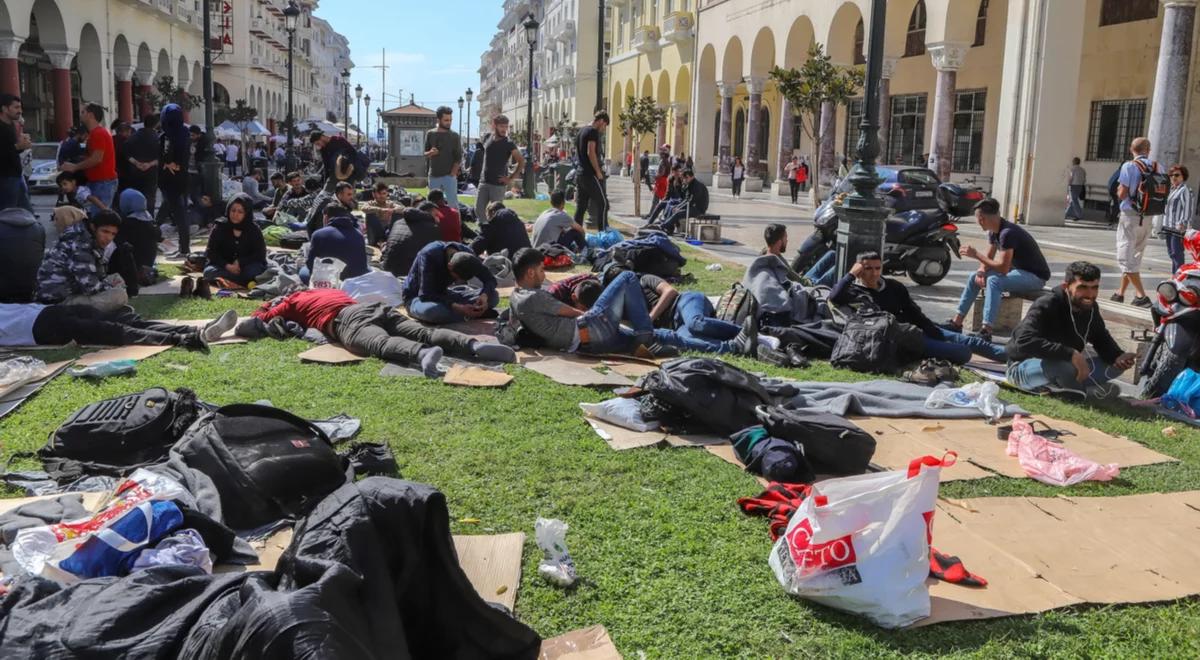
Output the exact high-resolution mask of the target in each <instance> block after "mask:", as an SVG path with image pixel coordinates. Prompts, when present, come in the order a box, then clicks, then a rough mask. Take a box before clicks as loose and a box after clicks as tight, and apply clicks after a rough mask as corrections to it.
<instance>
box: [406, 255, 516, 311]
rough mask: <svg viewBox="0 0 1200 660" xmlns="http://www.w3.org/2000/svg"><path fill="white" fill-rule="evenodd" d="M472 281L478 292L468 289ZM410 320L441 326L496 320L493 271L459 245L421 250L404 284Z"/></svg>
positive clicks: (495, 293) (497, 301) (498, 299)
mask: <svg viewBox="0 0 1200 660" xmlns="http://www.w3.org/2000/svg"><path fill="white" fill-rule="evenodd" d="M472 279H477V280H479V282H480V283H481V284H482V288H481V289H475V288H474V287H471V286H469V285H468V283H469V282H470V281H471V280H472ZM402 295H403V299H404V306H405V307H406V308H407V309H408V314H409V316H411V317H413V318H414V319H417V320H418V321H424V322H426V323H432V324H435V325H441V324H446V323H456V322H458V321H462V320H465V319H477V318H483V317H484V316H495V309H496V305H497V304H498V303H499V302H500V294H499V293H497V292H496V277H495V276H494V275H492V271H490V270H488V268H487V266H484V265H483V262H482V261H480V260H479V257H477V256H475V254H474V253H473V252H471V249H470V248H468V247H467V246H465V245H463V244H462V243H446V242H443V241H434V242H433V243H430V244H429V245H426V246H425V247H423V248H421V251H420V252H418V253H417V258H416V260H414V261H413V265H412V270H410V271H409V272H408V277H407V278H405V280H404V290H403V293H402Z"/></svg>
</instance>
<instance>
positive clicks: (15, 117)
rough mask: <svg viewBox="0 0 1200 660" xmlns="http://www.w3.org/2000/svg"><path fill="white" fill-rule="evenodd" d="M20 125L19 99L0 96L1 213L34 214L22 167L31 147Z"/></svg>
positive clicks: (8, 95)
mask: <svg viewBox="0 0 1200 660" xmlns="http://www.w3.org/2000/svg"><path fill="white" fill-rule="evenodd" d="M19 121H21V99H19V98H17V97H16V96H15V95H13V94H7V93H6V94H0V209H9V208H14V207H19V208H23V209H25V210H27V211H29V212H30V213H33V203H32V201H30V199H29V188H28V186H26V185H25V170H24V168H23V167H22V166H21V152H22V151H25V150H26V149H28V148H30V147H32V146H33V143H32V142H31V141H30V140H29V136H28V135H26V134H25V133H24V132H21V131H20V126H19V124H18V123H17V122H19Z"/></svg>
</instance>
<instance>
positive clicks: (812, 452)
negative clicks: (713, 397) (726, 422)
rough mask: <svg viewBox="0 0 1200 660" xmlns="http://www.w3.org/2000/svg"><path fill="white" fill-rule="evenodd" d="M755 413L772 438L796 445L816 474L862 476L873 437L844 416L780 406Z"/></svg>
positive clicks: (761, 408) (872, 445)
mask: <svg viewBox="0 0 1200 660" xmlns="http://www.w3.org/2000/svg"><path fill="white" fill-rule="evenodd" d="M756 413H757V415H758V419H759V421H761V422H762V424H763V426H764V427H765V428H766V429H767V432H768V433H770V434H771V436H772V437H774V438H780V439H782V440H787V441H788V442H792V443H794V444H796V445H797V446H799V447H800V448H801V449H802V453H803V456H804V458H806V459H807V460H808V463H809V465H811V466H812V469H813V471H814V472H816V473H817V474H830V475H835V476H845V475H852V474H862V473H863V472H866V470H867V466H868V465H869V464H870V463H871V457H872V456H874V455H875V438H874V437H872V436H871V434H870V433H867V432H866V431H864V430H862V429H860V428H859V427H858V426H856V425H854V424H853V423H852V422H850V421H847V420H846V418H845V417H841V416H838V415H833V414H829V413H807V412H799V411H796V410H791V409H789V408H786V407H784V406H763V407H760V408H759V409H758V410H757V411H756Z"/></svg>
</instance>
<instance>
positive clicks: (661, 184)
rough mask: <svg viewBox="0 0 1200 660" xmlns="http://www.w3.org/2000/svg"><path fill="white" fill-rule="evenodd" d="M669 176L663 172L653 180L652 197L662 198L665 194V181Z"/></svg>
mask: <svg viewBox="0 0 1200 660" xmlns="http://www.w3.org/2000/svg"><path fill="white" fill-rule="evenodd" d="M670 178H671V177H669V176H667V175H665V174H664V175H661V176H659V177H658V178H657V179H655V180H654V199H662V198H664V197H666V196H667V182H668V181H669V180H670Z"/></svg>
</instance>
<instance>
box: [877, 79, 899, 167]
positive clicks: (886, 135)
mask: <svg viewBox="0 0 1200 660" xmlns="http://www.w3.org/2000/svg"><path fill="white" fill-rule="evenodd" d="M899 61H900V58H899V57H884V58H883V75H882V76H881V77H880V79H879V163H880V164H881V165H890V164H892V160H893V159H892V154H891V150H890V149H889V148H888V141H889V140H890V138H891V136H892V76H893V75H895V74H896V63H897V62H899Z"/></svg>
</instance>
